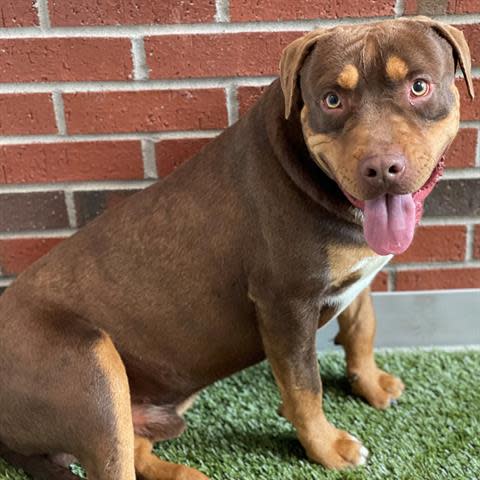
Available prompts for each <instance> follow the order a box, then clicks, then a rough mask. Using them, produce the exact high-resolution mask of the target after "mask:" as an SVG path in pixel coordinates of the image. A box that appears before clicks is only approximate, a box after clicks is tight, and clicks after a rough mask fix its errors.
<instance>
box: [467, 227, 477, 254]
mask: <svg viewBox="0 0 480 480" xmlns="http://www.w3.org/2000/svg"><path fill="white" fill-rule="evenodd" d="M465 242H466V245H465V260H466V261H470V260H473V259H474V258H473V248H474V242H475V239H474V229H473V225H466V238H465Z"/></svg>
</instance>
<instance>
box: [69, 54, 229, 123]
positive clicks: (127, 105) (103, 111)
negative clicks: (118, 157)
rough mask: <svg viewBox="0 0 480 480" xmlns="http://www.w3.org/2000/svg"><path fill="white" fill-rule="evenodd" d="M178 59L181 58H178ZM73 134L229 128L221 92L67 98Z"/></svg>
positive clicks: (96, 94)
mask: <svg viewBox="0 0 480 480" xmlns="http://www.w3.org/2000/svg"><path fill="white" fill-rule="evenodd" d="M177 58H178V55H177ZM64 104H65V117H66V122H67V129H68V131H69V132H70V133H95V132H102V133H109V132H154V131H166V130H197V129H199V130H209V129H217V128H223V127H226V126H227V109H226V104H225V92H224V91H223V90H221V89H210V90H204V89H198V90H160V91H159V90H155V91H153V90H152V91H140V92H86V93H74V94H66V95H64Z"/></svg>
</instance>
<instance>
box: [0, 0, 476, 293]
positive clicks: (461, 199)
mask: <svg viewBox="0 0 480 480" xmlns="http://www.w3.org/2000/svg"><path fill="white" fill-rule="evenodd" d="M415 13H423V14H434V15H437V16H438V18H440V19H442V20H447V21H450V22H451V23H454V24H456V25H458V26H459V28H461V29H462V30H463V31H464V32H465V34H466V36H467V38H468V40H469V42H470V45H471V48H472V53H473V63H474V73H475V76H476V77H477V80H476V87H477V93H478V96H477V98H479V99H480V68H479V67H480V1H479V0H435V1H433V0H376V1H367V0H345V1H338V0H297V1H293V0H190V1H184V0H161V1H160V0H122V1H121V0H103V1H101V2H99V1H98V0H68V1H67V0H37V1H36V2H35V1H33V0H0V14H1V15H0V167H1V168H0V269H1V271H0V288H1V287H2V286H6V285H8V283H9V282H10V281H11V279H12V278H13V277H14V276H15V275H17V274H18V273H19V272H20V271H22V270H23V269H24V268H25V267H27V266H28V265H29V264H30V263H31V262H32V261H34V260H35V259H36V258H38V257H39V256H41V255H42V254H44V253H45V252H47V251H48V250H49V249H50V248H52V247H53V246H55V245H56V244H58V242H60V241H62V239H64V238H66V237H68V236H69V235H71V234H72V232H74V231H75V229H77V228H79V227H81V226H82V225H84V224H85V223H86V222H88V221H89V220H91V219H92V218H94V217H95V216H96V215H98V214H99V213H101V212H102V211H103V210H105V209H106V208H109V207H111V206H113V205H115V204H116V203H117V202H119V201H120V200H121V199H123V198H125V197H127V196H128V195H130V194H131V193H133V192H135V191H137V190H138V189H140V188H144V187H145V186H146V185H149V184H150V183H151V182H152V181H154V180H155V179H157V178H163V177H165V176H166V175H168V174H169V173H170V172H171V171H172V170H173V169H175V167H176V166H178V165H179V164H180V163H181V162H183V161H185V160H187V159H188V158H189V157H191V156H192V155H193V154H194V153H195V152H196V151H198V150H199V149H200V148H201V147H202V146H203V145H204V144H205V143H206V142H207V141H209V139H211V138H212V137H215V136H216V135H217V134H218V133H219V132H220V131H221V130H222V129H223V128H225V127H227V126H228V125H231V124H232V123H234V122H235V121H236V120H237V118H238V117H239V116H240V115H242V114H243V113H244V112H245V111H246V110H247V109H248V108H249V107H250V106H251V105H252V104H253V103H254V102H255V100H256V98H257V97H258V95H259V94H260V93H261V91H262V88H263V87H264V86H265V85H267V84H269V83H270V82H271V81H272V80H273V78H274V76H275V75H276V74H277V65H278V60H279V57H280V53H281V51H282V49H283V47H284V46H285V45H287V44H288V43H289V42H290V41H292V40H293V39H294V38H296V37H297V36H299V35H301V33H302V32H305V31H307V30H310V29H312V28H313V27H315V26H317V25H328V26H330V25H335V24H337V23H339V22H343V23H345V22H361V21H371V20H374V19H376V18H380V17H392V16H399V15H402V14H415ZM459 85H460V88H461V89H462V91H464V88H463V86H462V85H461V84H460V83H459ZM464 98H465V100H464V103H463V111H462V129H461V132H460V135H459V137H458V139H457V140H456V142H455V144H454V146H453V148H452V149H451V151H450V154H449V158H448V165H449V168H448V170H447V172H446V175H445V179H444V180H443V181H442V182H441V184H440V185H439V186H438V187H437V189H436V190H435V192H434V193H433V194H432V195H431V197H430V199H429V200H428V203H427V205H426V215H425V218H424V221H423V225H422V226H421V227H420V228H419V229H418V232H417V235H416V239H415V242H414V245H413V246H412V247H411V248H410V250H409V251H408V252H407V253H405V254H404V255H402V256H400V257H398V258H396V259H395V261H394V262H393V263H392V264H391V265H390V266H388V267H387V268H386V270H385V272H383V273H381V274H380V275H379V276H378V278H377V279H376V281H375V287H376V288H377V289H379V290H387V289H389V290H416V289H418V290H422V289H437V288H440V289H441V288H468V287H479V286H480V148H479V141H478V137H479V127H480V100H476V101H475V102H469V101H468V100H467V99H466V97H464ZM477 224H478V225H477Z"/></svg>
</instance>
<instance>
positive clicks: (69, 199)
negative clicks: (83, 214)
mask: <svg viewBox="0 0 480 480" xmlns="http://www.w3.org/2000/svg"><path fill="white" fill-rule="evenodd" d="M64 197H65V206H66V208H67V216H68V224H69V225H70V228H77V210H76V208H75V199H74V195H73V192H71V191H67V190H65V191H64Z"/></svg>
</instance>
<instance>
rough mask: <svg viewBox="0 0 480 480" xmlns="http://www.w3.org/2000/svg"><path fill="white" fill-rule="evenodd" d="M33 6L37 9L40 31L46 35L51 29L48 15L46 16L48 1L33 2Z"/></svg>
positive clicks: (36, 0) (37, 0)
mask: <svg viewBox="0 0 480 480" xmlns="http://www.w3.org/2000/svg"><path fill="white" fill-rule="evenodd" d="M34 5H35V7H36V9H37V14H38V24H39V26H40V29H41V31H42V32H45V33H47V31H48V30H49V29H50V28H51V25H50V15H49V14H48V0H35V2H34Z"/></svg>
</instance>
